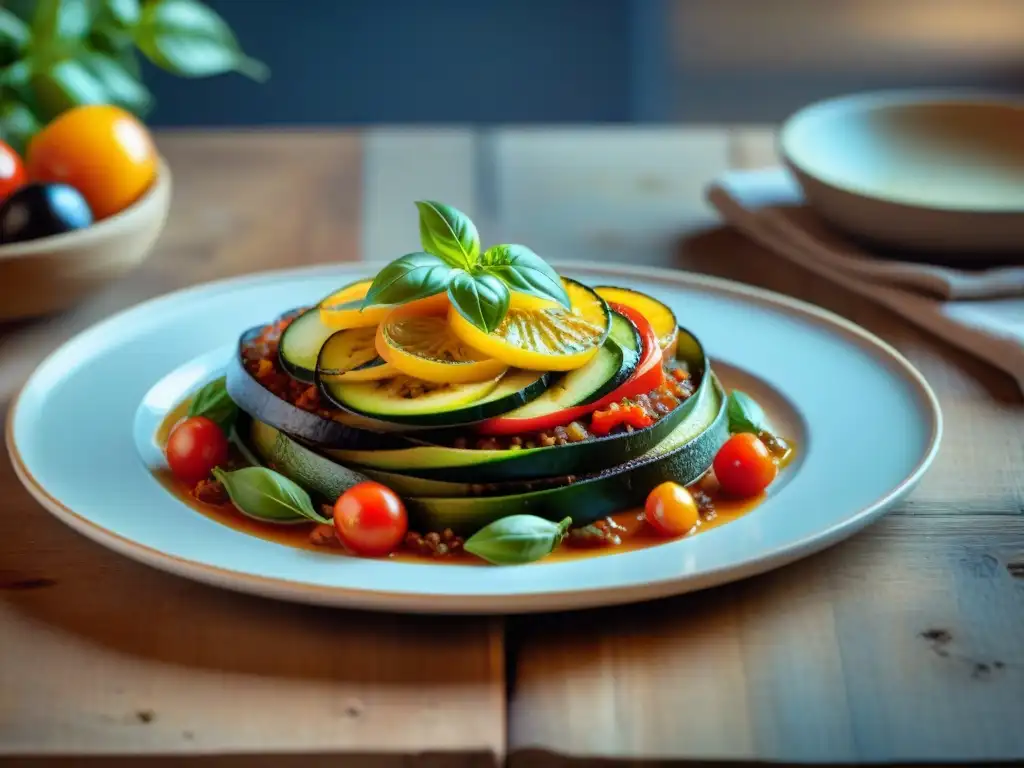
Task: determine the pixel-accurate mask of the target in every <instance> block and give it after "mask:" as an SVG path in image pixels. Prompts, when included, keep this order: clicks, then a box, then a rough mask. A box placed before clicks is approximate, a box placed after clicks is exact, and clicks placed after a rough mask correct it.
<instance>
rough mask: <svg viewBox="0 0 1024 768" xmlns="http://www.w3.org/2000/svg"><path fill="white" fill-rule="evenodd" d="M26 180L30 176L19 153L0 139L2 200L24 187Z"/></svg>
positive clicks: (0, 196) (0, 189) (0, 187)
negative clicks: (27, 174) (26, 173)
mask: <svg viewBox="0 0 1024 768" xmlns="http://www.w3.org/2000/svg"><path fill="white" fill-rule="evenodd" d="M26 181H28V176H26V175H25V166H24V164H23V163H22V162H21V158H20V157H18V153H17V152H15V151H14V150H13V149H11V148H10V147H9V146H7V144H6V143H4V142H2V141H0V202H2V201H4V200H6V199H7V198H8V197H10V196H11V193H12V192H15V191H17V190H18V189H20V188H21V187H23V186H24V185H25V182H26Z"/></svg>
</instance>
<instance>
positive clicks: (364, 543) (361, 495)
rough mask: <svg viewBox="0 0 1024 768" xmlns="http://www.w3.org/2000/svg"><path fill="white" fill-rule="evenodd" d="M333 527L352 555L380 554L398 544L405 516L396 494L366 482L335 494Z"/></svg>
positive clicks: (405, 521)
mask: <svg viewBox="0 0 1024 768" xmlns="http://www.w3.org/2000/svg"><path fill="white" fill-rule="evenodd" d="M334 528H335V530H337V532H338V538H339V539H341V543H342V544H344V545H345V546H346V547H348V549H350V550H351V551H352V552H354V553H355V554H357V555H365V556H366V557H381V556H383V555H387V554H390V553H391V552H393V551H394V550H395V549H396V548H397V547H398V545H399V544H401V543H402V540H403V539H404V538H405V534H406V532H407V531H408V530H409V518H408V515H407V514H406V512H405V505H404V504H402V500H401V499H400V498H398V494H396V493H395V492H394V491H392V490H391V489H390V488H388V487H387V486H385V485H381V484H380V483H374V482H370V481H366V482H362V483H356V484H355V485H353V486H352V487H351V488H349V489H348V490H347V491H345V492H344V493H343V494H341V496H339V497H338V500H337V501H336V502H335V503H334Z"/></svg>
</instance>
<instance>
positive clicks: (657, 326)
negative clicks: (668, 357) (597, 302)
mask: <svg viewBox="0 0 1024 768" xmlns="http://www.w3.org/2000/svg"><path fill="white" fill-rule="evenodd" d="M594 290H595V291H597V293H598V294H599V295H600V296H601V298H603V299H604V300H605V301H607V302H608V303H609V304H625V305H626V306H627V307H629V308H630V309H635V310H636V311H637V312H639V313H640V314H641V315H643V316H644V317H645V318H646V319H647V322H649V323H650V324H651V327H652V328H653V329H654V333H655V335H656V336H657V337H658V345H659V346H660V347H661V349H662V351H663V352H666V353H671V354H673V355H674V354H675V346H676V337H677V336H678V335H679V323H678V321H677V320H676V316H675V314H674V313H673V312H672V310H671V309H669V308H668V307H666V306H665V305H664V304H662V303H661V302H660V301H658V300H657V299H654V298H651V297H650V296H648V295H647V294H646V293H640V291H632V290H630V289H629V288H617V287H615V286H610V285H602V286H598V287H597V288H595V289H594Z"/></svg>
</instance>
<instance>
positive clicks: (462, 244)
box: [362, 200, 569, 333]
mask: <svg viewBox="0 0 1024 768" xmlns="http://www.w3.org/2000/svg"><path fill="white" fill-rule="evenodd" d="M416 207H417V208H418V209H419V215H420V242H421V244H422V246H423V252H422V253H410V254H406V255H405V256H402V257H400V258H398V259H395V260H394V261H392V262H391V263H390V264H388V265H387V266H386V267H384V268H383V269H382V270H381V271H380V272H379V273H377V277H376V278H374V281H373V283H372V284H371V285H370V290H369V291H367V293H366V298H365V299H364V300H363V304H362V306H363V307H364V308H365V307H369V306H373V305H376V304H405V303H407V302H410V301H416V300H417V299H423V298H426V297H427V296H434V295H436V294H438V293H443V292H445V291H447V292H448V299H449V301H451V303H452V306H454V307H455V309H456V310H458V312H459V313H460V314H461V315H462V316H463V317H465V318H466V319H467V320H468V321H469V322H470V323H472V324H473V325H475V326H476V327H477V328H480V329H482V330H484V331H486V332H487V333H490V332H491V331H493V330H494V329H495V328H497V327H498V326H499V325H501V321H502V320H504V319H505V315H506V314H507V312H508V308H509V303H510V301H511V291H516V292H519V293H528V294H530V295H532V296H539V297H541V298H545V299H550V300H552V301H556V302H558V303H559V304H561V305H562V306H564V307H566V308H568V307H569V296H568V294H566V292H565V288H564V287H563V286H562V279H561V278H560V277H559V276H558V273H557V272H555V270H553V269H552V268H551V267H550V266H549V265H548V264H547V263H546V262H545V261H544V260H543V259H542V258H541V257H540V256H538V255H537V254H536V253H534V252H533V251H531V250H530V249H529V248H527V247H526V246H524V245H494V246H491V247H490V248H488V249H487V250H486V251H485V252H483V253H481V252H480V235H479V233H478V232H477V229H476V225H475V224H473V222H472V221H471V220H470V218H469V217H468V216H466V214H464V213H462V211H460V210H458V209H457V208H453V207H451V206H450V205H445V204H444V203H438V202H435V201H432V200H420V201H417V203H416Z"/></svg>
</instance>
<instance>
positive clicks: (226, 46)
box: [0, 0, 268, 152]
mask: <svg viewBox="0 0 1024 768" xmlns="http://www.w3.org/2000/svg"><path fill="white" fill-rule="evenodd" d="M139 53H141V54H142V56H144V57H145V58H146V59H148V60H149V61H151V62H152V63H153V64H155V65H156V66H158V67H160V68H161V69H164V70H166V71H168V72H171V73H172V74H175V75H179V76H181V77H208V76H211V75H219V74H224V73H227V72H238V73H241V74H243V75H245V76H247V77H250V78H252V79H254V80H257V81H262V80H264V79H266V77H267V76H268V70H267V67H266V66H265V65H264V64H263V63H262V62H259V61H257V60H256V59H253V58H251V57H249V56H247V55H246V54H245V53H244V52H243V51H242V49H241V47H240V46H239V44H238V41H237V40H236V39H235V36H234V34H233V33H232V31H231V29H230V28H229V27H228V25H227V24H226V23H225V22H224V20H223V19H222V18H221V17H220V16H219V15H217V13H215V12H214V11H213V10H211V9H210V8H208V7H207V6H205V5H203V4H202V3H200V2H198V1H197V0H0V138H2V139H3V140H4V141H6V142H7V143H8V144H10V145H11V146H12V147H14V148H15V149H16V150H17V151H19V152H23V151H24V149H25V147H26V145H27V144H28V141H29V139H31V138H32V136H33V135H35V133H36V132H37V131H38V130H39V129H40V128H41V127H42V126H43V125H45V124H46V123H47V122H49V121H50V120H52V119H53V118H55V117H56V116H57V115H59V114H61V113H62V112H64V111H66V110H68V109H70V108H72V107H75V106H79V105H81V104H114V105H117V106H119V107H122V108H124V109H126V110H128V111H129V112H131V113H133V114H134V115H136V116H137V117H139V118H140V119H141V118H144V117H145V116H146V114H147V113H148V112H149V111H150V109H151V108H152V106H153V97H152V94H150V92H149V90H148V89H147V88H146V86H145V84H143V82H142V77H141V70H140V66H139Z"/></svg>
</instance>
